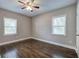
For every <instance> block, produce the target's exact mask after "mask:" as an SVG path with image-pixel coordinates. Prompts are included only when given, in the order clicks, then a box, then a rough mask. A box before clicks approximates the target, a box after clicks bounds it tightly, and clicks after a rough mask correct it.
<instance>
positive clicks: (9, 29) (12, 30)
mask: <svg viewBox="0 0 79 59" xmlns="http://www.w3.org/2000/svg"><path fill="white" fill-rule="evenodd" d="M16 27H17V21H16V20H14V19H8V18H5V19H4V34H6V35H7V34H16Z"/></svg>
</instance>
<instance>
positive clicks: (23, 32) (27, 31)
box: [0, 9, 31, 43]
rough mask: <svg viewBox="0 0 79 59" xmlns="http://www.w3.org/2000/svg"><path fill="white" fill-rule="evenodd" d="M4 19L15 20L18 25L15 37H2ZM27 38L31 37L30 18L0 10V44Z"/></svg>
mask: <svg viewBox="0 0 79 59" xmlns="http://www.w3.org/2000/svg"><path fill="white" fill-rule="evenodd" d="M4 17H8V18H13V19H17V21H18V23H17V34H16V35H4V22H3V19H4ZM27 37H31V18H29V17H27V16H24V15H21V14H17V13H14V12H10V11H6V10H3V9H0V42H1V43H2V42H8V41H13V40H17V39H21V38H27Z"/></svg>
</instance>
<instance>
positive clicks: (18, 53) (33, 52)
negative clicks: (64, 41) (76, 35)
mask: <svg viewBox="0 0 79 59" xmlns="http://www.w3.org/2000/svg"><path fill="white" fill-rule="evenodd" d="M0 55H1V57H2V58H77V54H76V52H75V51H74V50H72V49H68V48H63V47H60V46H56V45H51V44H48V43H44V42H41V41H37V40H34V39H29V40H26V41H22V42H18V43H14V44H9V45H5V46H1V47H0Z"/></svg>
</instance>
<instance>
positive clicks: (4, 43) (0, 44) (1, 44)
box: [0, 37, 31, 46]
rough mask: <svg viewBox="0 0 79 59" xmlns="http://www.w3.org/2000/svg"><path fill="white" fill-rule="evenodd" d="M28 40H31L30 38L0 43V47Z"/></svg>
mask: <svg viewBox="0 0 79 59" xmlns="http://www.w3.org/2000/svg"><path fill="white" fill-rule="evenodd" d="M30 38H31V37H27V38H21V39H18V40H13V41H8V42H3V43H0V46H3V45H6V44H11V43H15V42H20V41H23V40H27V39H30Z"/></svg>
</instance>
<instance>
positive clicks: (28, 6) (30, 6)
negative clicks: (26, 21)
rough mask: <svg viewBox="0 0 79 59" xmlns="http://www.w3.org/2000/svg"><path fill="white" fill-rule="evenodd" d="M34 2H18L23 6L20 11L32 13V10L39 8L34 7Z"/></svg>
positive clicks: (28, 0)
mask: <svg viewBox="0 0 79 59" xmlns="http://www.w3.org/2000/svg"><path fill="white" fill-rule="evenodd" d="M34 1H35V0H26V2H24V1H18V2H19V3H21V4H22V5H23V7H22V8H21V9H27V10H30V11H31V12H33V11H34V9H39V8H40V7H39V6H38V5H34Z"/></svg>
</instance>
